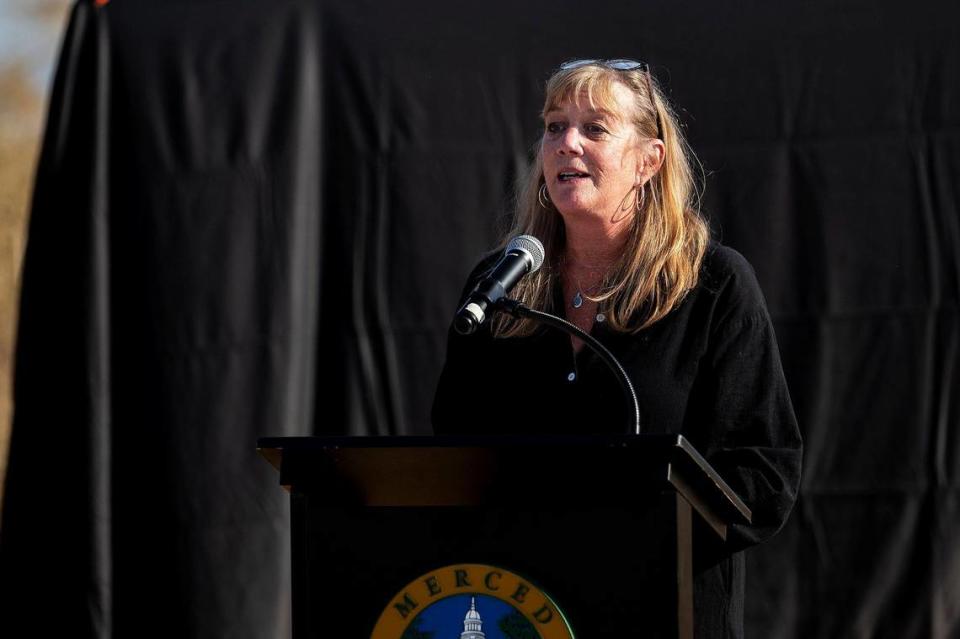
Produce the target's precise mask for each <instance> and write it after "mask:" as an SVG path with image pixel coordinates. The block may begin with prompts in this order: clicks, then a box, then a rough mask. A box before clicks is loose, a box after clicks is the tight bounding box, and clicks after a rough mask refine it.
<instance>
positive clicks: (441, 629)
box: [370, 564, 573, 639]
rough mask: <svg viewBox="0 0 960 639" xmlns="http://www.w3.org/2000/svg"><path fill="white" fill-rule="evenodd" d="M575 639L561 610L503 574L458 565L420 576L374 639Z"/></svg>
mask: <svg viewBox="0 0 960 639" xmlns="http://www.w3.org/2000/svg"><path fill="white" fill-rule="evenodd" d="M457 636H459V637H461V639H573V631H571V629H570V626H569V625H568V624H567V620H566V619H565V618H564V616H563V613H562V612H561V611H560V608H558V607H557V605H556V604H555V603H554V602H553V600H551V599H550V597H548V596H547V595H546V594H544V593H543V592H541V591H540V590H539V589H537V588H536V587H535V586H533V585H532V584H531V583H530V582H529V581H528V580H526V579H523V578H522V577H520V576H519V575H517V574H515V573H513V572H510V571H509V570H506V569H504V568H498V567H496V566H487V565H483V564H454V565H452V566H444V567H443V568H437V569H436V570H433V571H431V572H428V573H426V574H424V575H421V576H419V577H417V578H416V579H414V580H413V581H411V582H410V583H409V584H407V585H406V586H405V587H404V588H403V589H402V590H401V591H400V592H398V593H397V594H396V595H395V596H394V597H393V599H392V600H391V601H390V603H389V604H388V605H387V606H386V608H384V609H383V612H382V613H380V618H379V619H378V620H377V625H376V626H374V628H373V633H372V634H371V635H370V639H417V638H419V637H457Z"/></svg>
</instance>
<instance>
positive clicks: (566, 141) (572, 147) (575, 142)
mask: <svg viewBox="0 0 960 639" xmlns="http://www.w3.org/2000/svg"><path fill="white" fill-rule="evenodd" d="M557 152H558V153H560V154H561V155H580V154H582V153H583V146H582V145H581V140H580V131H579V130H578V129H577V127H575V126H571V127H568V128H567V130H566V131H564V132H563V137H561V138H560V144H559V145H558V146H557Z"/></svg>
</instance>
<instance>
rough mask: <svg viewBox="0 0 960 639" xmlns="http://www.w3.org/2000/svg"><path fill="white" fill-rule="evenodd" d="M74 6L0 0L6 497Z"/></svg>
mask: <svg viewBox="0 0 960 639" xmlns="http://www.w3.org/2000/svg"><path fill="white" fill-rule="evenodd" d="M69 7H70V2H69V1H68V0H0V500H2V498H3V480H4V478H5V477H6V468H7V448H8V445H9V442H10V418H11V409H12V404H11V390H12V389H11V383H12V375H11V363H12V359H11V356H12V354H13V341H14V331H15V327H16V317H17V298H18V292H19V275H20V262H21V259H22V258H23V245H24V240H25V239H26V237H25V230H26V220H27V216H28V211H29V206H30V193H31V189H32V188H33V175H34V170H35V168H36V163H37V154H38V152H39V149H40V135H41V130H42V126H43V121H44V117H45V107H46V100H47V96H48V95H49V90H50V83H51V81H52V68H53V64H54V62H55V58H56V52H57V47H58V45H59V43H60V40H61V38H62V37H63V28H64V26H65V24H66V19H67V11H68V9H69ZM0 512H2V511H0Z"/></svg>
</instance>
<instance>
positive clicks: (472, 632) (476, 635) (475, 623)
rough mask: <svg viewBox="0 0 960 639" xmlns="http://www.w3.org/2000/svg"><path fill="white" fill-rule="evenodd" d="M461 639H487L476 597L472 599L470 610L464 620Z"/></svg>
mask: <svg viewBox="0 0 960 639" xmlns="http://www.w3.org/2000/svg"><path fill="white" fill-rule="evenodd" d="M460 639H486V635H485V634H483V620H482V619H481V618H480V613H479V612H477V598H476V597H470V610H468V611H467V616H466V617H464V618H463V632H461V633H460Z"/></svg>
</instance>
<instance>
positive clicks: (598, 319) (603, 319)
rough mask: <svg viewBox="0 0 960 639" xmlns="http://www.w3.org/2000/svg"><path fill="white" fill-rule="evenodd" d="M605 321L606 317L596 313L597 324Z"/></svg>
mask: <svg viewBox="0 0 960 639" xmlns="http://www.w3.org/2000/svg"><path fill="white" fill-rule="evenodd" d="M605 321H607V316H606V315H604V314H603V313H597V322H599V323H600V324H603V323H604V322H605Z"/></svg>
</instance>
